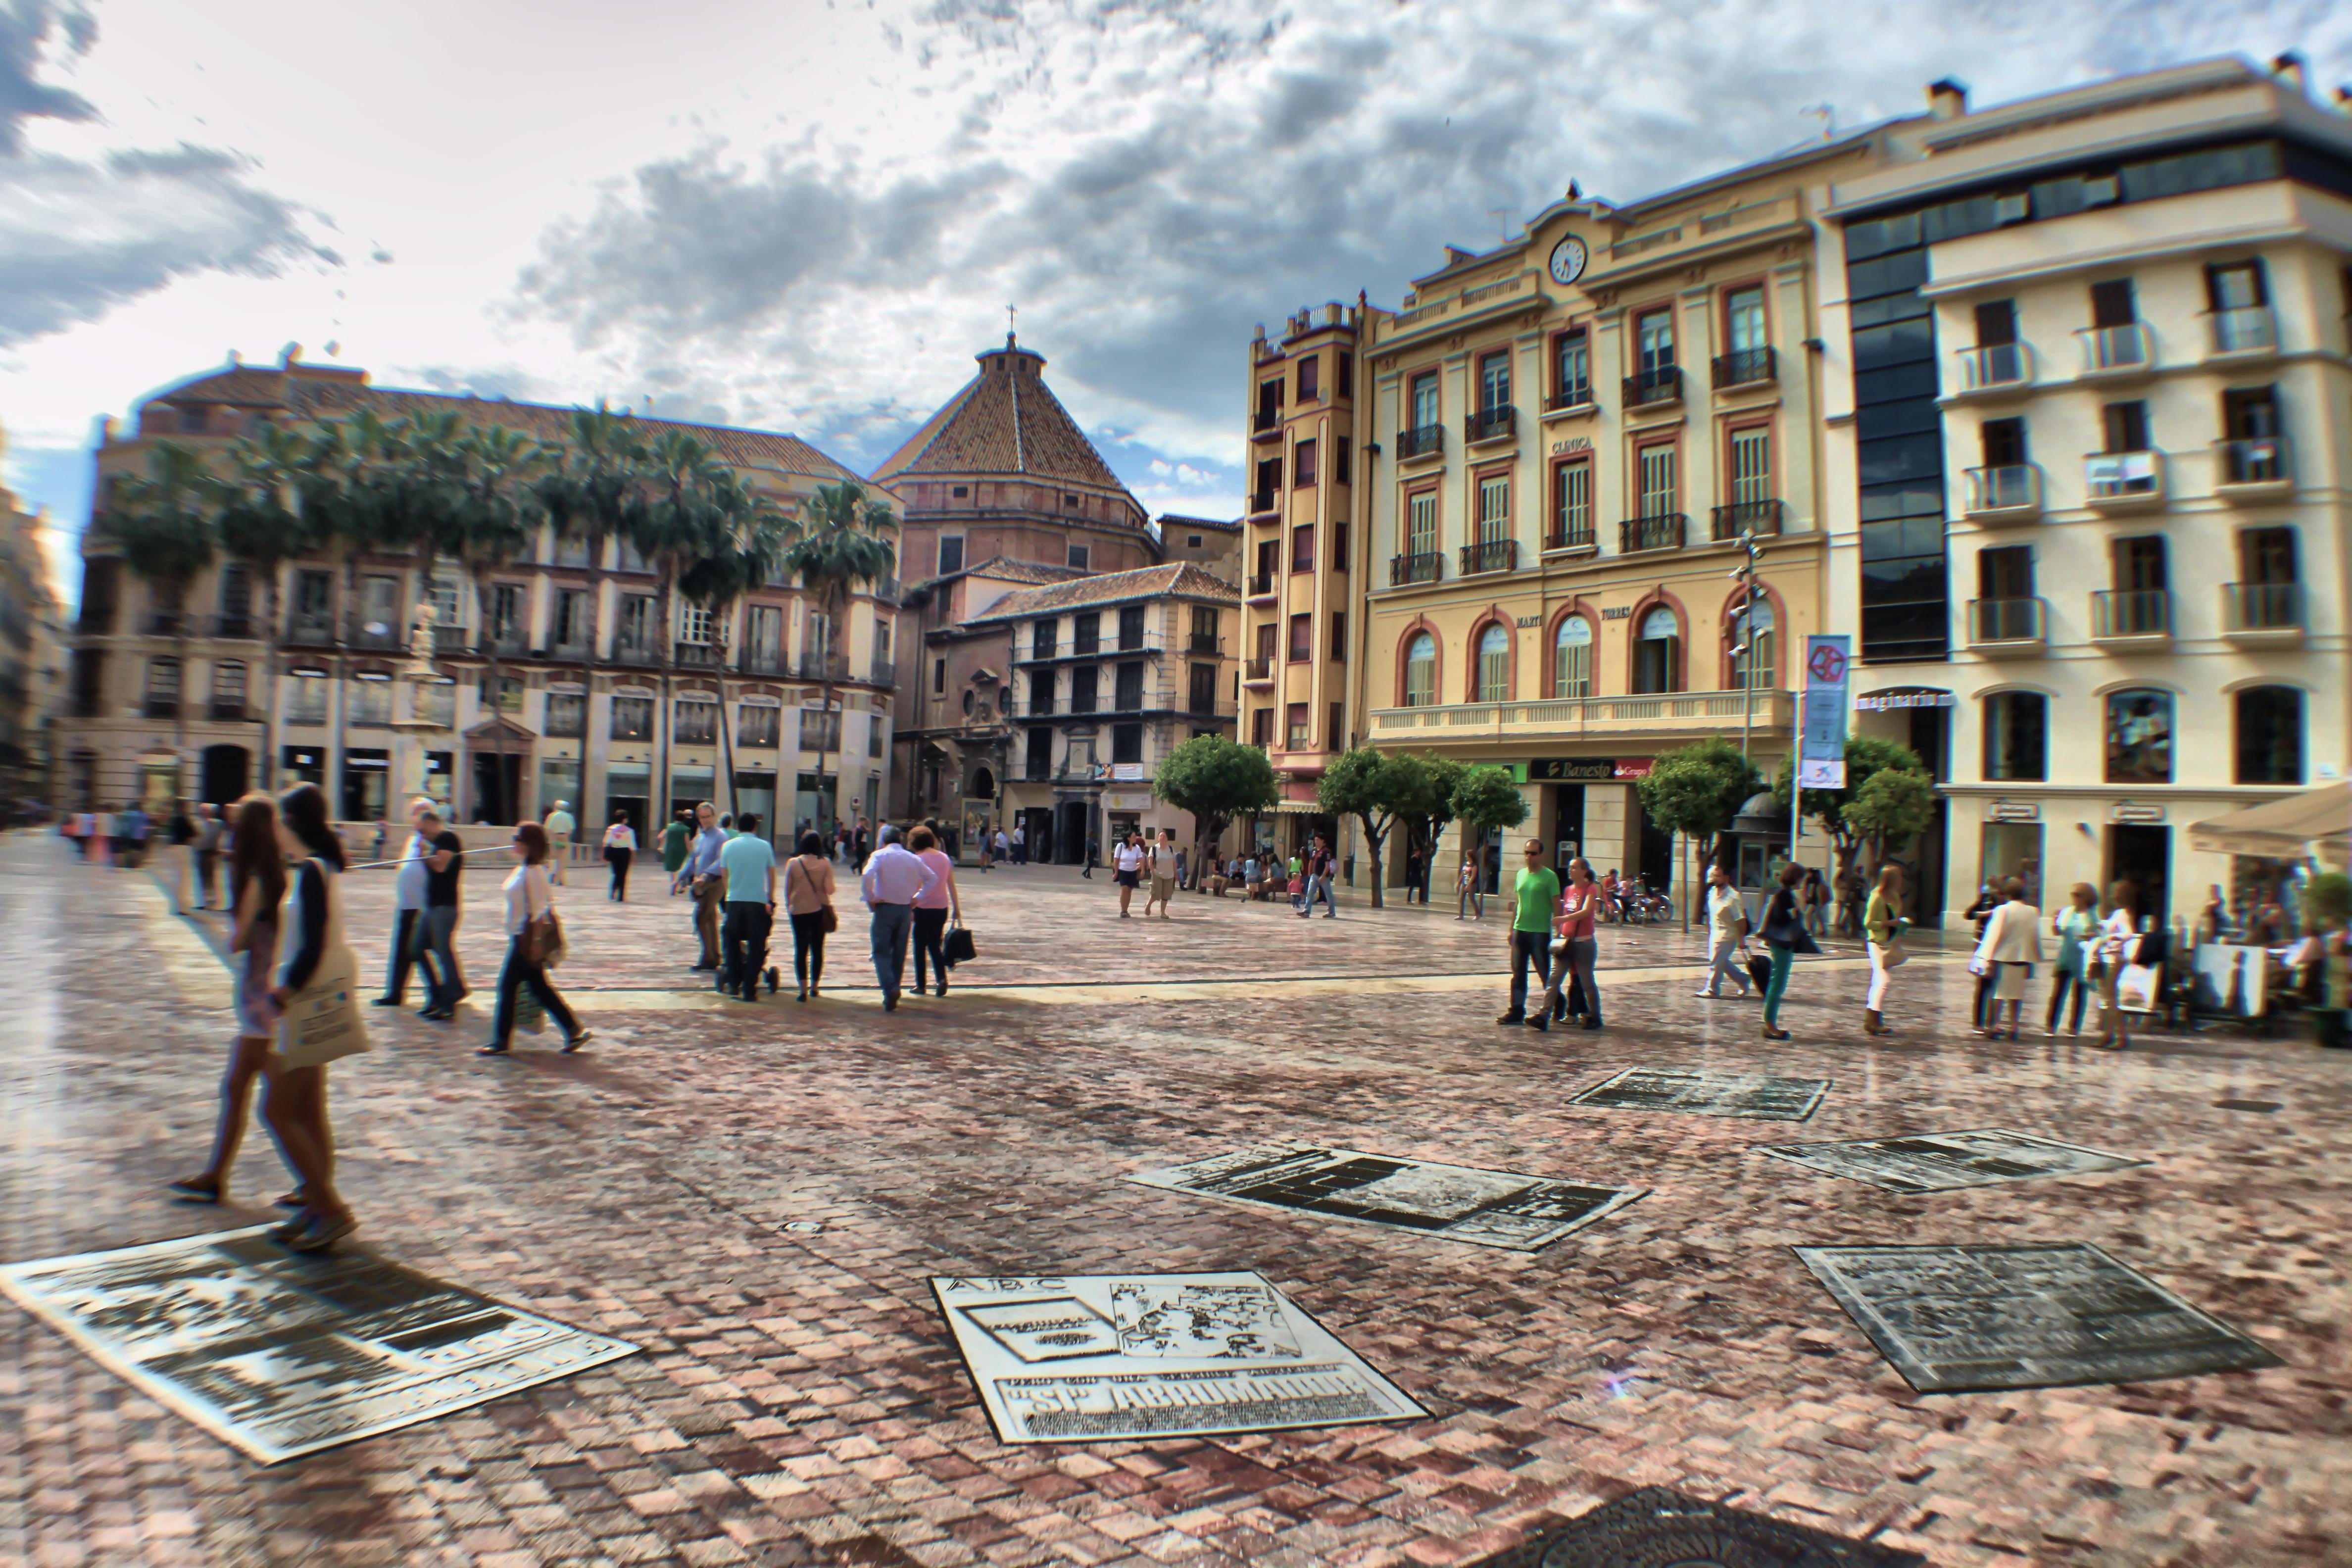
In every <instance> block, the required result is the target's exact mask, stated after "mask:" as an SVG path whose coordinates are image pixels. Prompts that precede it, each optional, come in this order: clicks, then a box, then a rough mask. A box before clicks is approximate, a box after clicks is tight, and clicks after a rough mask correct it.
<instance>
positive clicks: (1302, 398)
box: [1298, 354, 1323, 403]
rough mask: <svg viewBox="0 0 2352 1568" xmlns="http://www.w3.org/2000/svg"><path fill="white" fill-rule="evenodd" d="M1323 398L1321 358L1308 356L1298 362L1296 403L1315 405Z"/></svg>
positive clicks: (1315, 355)
mask: <svg viewBox="0 0 2352 1568" xmlns="http://www.w3.org/2000/svg"><path fill="white" fill-rule="evenodd" d="M1322 396H1323V358H1322V356H1321V355H1320V354H1308V355H1307V357H1306V358H1305V359H1303V360H1300V361H1299V362H1298V401H1299V402H1301V403H1316V402H1319V401H1321V399H1322Z"/></svg>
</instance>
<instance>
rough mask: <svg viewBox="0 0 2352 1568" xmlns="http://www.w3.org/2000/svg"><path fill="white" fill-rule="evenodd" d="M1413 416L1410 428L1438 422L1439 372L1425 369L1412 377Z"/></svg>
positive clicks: (1418, 427)
mask: <svg viewBox="0 0 2352 1568" xmlns="http://www.w3.org/2000/svg"><path fill="white" fill-rule="evenodd" d="M1436 423H1437V373H1436V372H1435V371H1433V370H1425V371H1423V372H1422V373H1421V374H1419V375H1416V376H1414V377H1413V378H1412V418H1411V423H1410V424H1409V425H1408V426H1407V428H1409V429H1420V428H1423V427H1424V426H1431V425H1434V424H1436Z"/></svg>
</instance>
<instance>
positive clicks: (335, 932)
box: [239, 784, 365, 1252]
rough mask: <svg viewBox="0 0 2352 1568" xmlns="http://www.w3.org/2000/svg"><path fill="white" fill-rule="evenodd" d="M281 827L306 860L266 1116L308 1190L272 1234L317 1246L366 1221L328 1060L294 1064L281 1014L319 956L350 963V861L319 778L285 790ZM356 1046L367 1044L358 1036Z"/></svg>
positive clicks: (287, 915)
mask: <svg viewBox="0 0 2352 1568" xmlns="http://www.w3.org/2000/svg"><path fill="white" fill-rule="evenodd" d="M277 832H278V851H279V853H281V854H282V855H284V856H285V857H286V858H288V859H289V860H292V861H295V862H297V865H296V868H295V872H294V876H293V878H292V884H293V885H292V889H291V891H290V892H289V895H288V898H287V900H286V907H285V911H284V913H283V914H282V915H281V916H280V917H279V929H280V930H282V931H284V932H285V933H286V942H285V945H286V950H287V951H286V963H285V966H284V967H283V968H282V969H280V970H279V971H278V984H276V985H275V986H274V987H272V989H271V991H270V1002H271V1005H272V1009H273V1011H274V1012H275V1014H276V1016H277V1017H278V1019H279V1020H281V1027H280V1030H279V1038H278V1042H277V1048H276V1049H275V1050H273V1051H271V1052H270V1054H269V1055H268V1057H267V1058H265V1059H264V1060H263V1063H262V1069H261V1070H262V1076H263V1078H264V1079H266V1081H267V1084H268V1087H267V1089H265V1090H264V1091H263V1094H262V1099H261V1119H262V1121H265V1122H266V1123H268V1127H269V1131H270V1135H271V1136H272V1137H274V1138H276V1139H277V1140H278V1149H279V1151H280V1152H282V1153H283V1154H284V1155H285V1157H286V1161H287V1163H289V1164H290V1165H292V1166H293V1167H294V1171H295V1174H296V1175H297V1176H299V1178H300V1179H301V1184H300V1185H299V1186H298V1187H297V1188H296V1189H295V1191H294V1193H293V1194H289V1196H295V1195H299V1197H300V1199H301V1207H299V1209H297V1210H295V1212H294V1216H293V1217H292V1218H291V1219H289V1220H287V1221H286V1222H285V1223H284V1224H282V1225H279V1226H275V1227H274V1228H272V1229H271V1230H270V1231H269V1233H268V1236H269V1239H270V1240H272V1241H274V1242H276V1243H278V1245H279V1246H281V1247H289V1248H291V1249H292V1250H294V1251H296V1252H318V1251H321V1250H323V1249H325V1248H326V1247H331V1246H332V1245H334V1243H336V1242H337V1241H340V1240H341V1239H342V1238H343V1237H346V1236H349V1235H350V1234H351V1233H352V1231H353V1230H354V1229H356V1228H357V1227H358V1226H359V1220H358V1218H357V1216H356V1215H353V1214H352V1207H351V1205H349V1204H347V1203H345V1202H344V1201H343V1195H342V1194H341V1192H339V1191H338V1190H337V1189H336V1187H335V1140H334V1133H333V1132H332V1131H331V1129H330V1126H329V1124H328V1121H327V1062H326V1061H324V1060H309V1061H306V1062H305V1063H304V1064H303V1065H302V1066H299V1067H296V1066H292V1065H290V1064H289V1061H288V1059H287V1047H288V1046H289V1045H290V1044H292V1043H293V1042H292V1041H291V1040H289V1039H288V1038H286V1037H285V1029H284V1027H283V1026H282V1020H283V1019H284V1017H285V1014H286V1009H287V1006H288V1005H289V1003H291V1002H292V1001H293V1000H294V997H295V995H296V994H298V993H299V992H300V991H301V990H302V988H303V987H304V986H306V985H308V984H310V979H311V977H312V976H313V975H315V974H316V973H318V972H319V968H320V964H322V963H326V962H327V961H328V960H329V959H330V958H334V959H336V960H337V961H338V962H341V963H348V962H349V959H348V956H347V952H348V947H347V942H346V940H345V937H344V934H343V900H342V889H341V884H340V879H341V875H342V871H343V866H344V863H345V862H344V857H343V841H342V840H341V838H339V837H336V835H335V829H334V825H333V824H332V823H331V822H330V821H328V819H327V796H326V795H325V793H324V792H323V791H321V790H320V788H319V786H318V785H317V784H296V785H295V786H294V787H293V788H292V789H289V790H288V791H287V792H286V794H285V795H283V796H281V797H280V798H279V800H278V823H277ZM239 837H244V836H243V835H242V834H240V835H239ZM354 1036H356V1032H355V1031H354ZM353 1045H354V1047H355V1048H360V1049H364V1048H365V1047H364V1044H363V1043H362V1042H361V1041H359V1040H357V1039H356V1037H355V1038H354V1040H353Z"/></svg>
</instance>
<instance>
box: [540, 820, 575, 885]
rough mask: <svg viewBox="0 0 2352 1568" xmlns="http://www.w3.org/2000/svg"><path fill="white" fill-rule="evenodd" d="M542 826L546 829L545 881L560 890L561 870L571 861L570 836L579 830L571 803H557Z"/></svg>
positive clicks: (561, 881)
mask: <svg viewBox="0 0 2352 1568" xmlns="http://www.w3.org/2000/svg"><path fill="white" fill-rule="evenodd" d="M543 826H545V827H546V829H547V868H548V869H547V879H548V880H549V881H551V882H552V883H554V884H555V885H556V886H557V887H559V888H560V887H562V886H563V868H564V867H565V866H567V865H569V864H570V863H571V860H572V835H573V834H574V833H577V832H578V831H579V830H580V824H579V822H578V821H577V820H576V819H575V818H574V817H573V816H572V803H571V802H570V801H568V800H559V801H557V802H556V803H555V809H554V810H553V811H551V812H549V813H548V814H547V820H546V822H545V823H544V824H543Z"/></svg>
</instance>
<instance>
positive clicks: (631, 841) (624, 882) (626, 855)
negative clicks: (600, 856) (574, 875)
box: [604, 811, 637, 904]
mask: <svg viewBox="0 0 2352 1568" xmlns="http://www.w3.org/2000/svg"><path fill="white" fill-rule="evenodd" d="M635 858H637V830H636V829H635V828H634V827H632V826H629V814H628V813H627V812H625V811H616V812H614V813H613V821H612V825H611V826H608V827H606V828H605V829H604V865H605V868H607V869H608V870H609V871H610V872H611V873H612V881H611V883H610V884H609V885H608V886H606V888H605V889H604V897H606V898H607V899H609V900H612V901H613V902H614V903H616V904H625V903H627V902H628V901H629V862H630V861H632V860H635Z"/></svg>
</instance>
